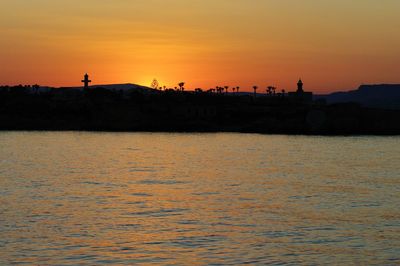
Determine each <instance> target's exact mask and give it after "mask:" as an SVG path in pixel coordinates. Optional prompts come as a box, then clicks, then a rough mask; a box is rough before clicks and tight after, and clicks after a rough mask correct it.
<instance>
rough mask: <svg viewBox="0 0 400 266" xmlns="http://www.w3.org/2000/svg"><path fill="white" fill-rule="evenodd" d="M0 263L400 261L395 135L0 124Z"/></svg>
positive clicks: (399, 148)
mask: <svg viewBox="0 0 400 266" xmlns="http://www.w3.org/2000/svg"><path fill="white" fill-rule="evenodd" d="M0 148H1V149H0V264H10V263H23V262H28V263H32V264H41V265H54V264H60V265H76V264H88V265H94V264H95V265H98V264H113V265H114V264H136V263H143V264H148V263H154V264H182V265H186V264H189V263H190V264H195V265H204V264H240V263H250V264H266V263H283V264H285V263H294V264H305V265H309V264H331V263H335V264H353V263H354V264H396V263H400V256H399V254H400V230H399V229H400V228H399V227H400V224H399V221H400V212H399V209H398V206H399V205H400V194H399V192H400V191H399V190H400V180H399V177H400V170H399V167H398V163H399V162H400V142H399V138H398V137H302V136H264V135H247V134H151V133H72V132H64V133H51V132H31V133H15V132H3V133H0Z"/></svg>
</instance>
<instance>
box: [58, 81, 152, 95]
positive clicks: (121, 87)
mask: <svg viewBox="0 0 400 266" xmlns="http://www.w3.org/2000/svg"><path fill="white" fill-rule="evenodd" d="M89 88H104V89H107V90H113V91H123V92H127V91H139V92H144V93H151V92H155V91H156V90H154V89H152V88H149V87H146V86H141V85H137V84H131V83H125V84H104V85H93V86H89ZM60 89H79V90H82V89H83V87H82V86H81V87H62V88H60Z"/></svg>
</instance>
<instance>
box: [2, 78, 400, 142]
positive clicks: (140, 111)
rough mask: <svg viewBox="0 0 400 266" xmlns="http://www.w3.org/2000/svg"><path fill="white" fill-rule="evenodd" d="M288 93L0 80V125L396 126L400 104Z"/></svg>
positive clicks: (296, 129) (276, 130)
mask: <svg viewBox="0 0 400 266" xmlns="http://www.w3.org/2000/svg"><path fill="white" fill-rule="evenodd" d="M131 85H132V84H131ZM139 87H140V88H139ZM360 90H361V91H362V93H364V92H365V91H369V90H370V87H369V86H364V87H361V88H360ZM396 93H397V92H396ZM293 95H294V96H295V94H292V96H289V95H287V94H284V93H280V94H275V93H274V94H273V95H267V96H265V95H264V96H259V95H257V97H254V96H253V95H243V94H239V93H229V94H228V93H224V92H218V93H217V92H214V91H211V92H210V91H208V92H203V91H201V90H197V91H196V92H185V91H176V90H166V91H159V90H152V89H148V88H146V87H141V86H138V88H136V89H135V88H133V87H132V88H131V89H125V90H122V89H118V86H117V87H115V86H114V88H111V89H110V88H108V89H107V88H102V87H90V88H88V89H78V88H59V89H54V88H41V87H39V86H33V87H24V86H17V87H12V88H11V87H0V130H83V131H162V132H251V133H268V134H322V135H356V134H357V135H363V134H372V135H398V134H400V110H389V109H378V108H371V107H363V106H361V105H360V104H357V103H338V104H325V103H324V101H322V100H318V101H308V100H304V99H302V98H301V97H300V98H296V97H294V96H293ZM371 95H372V94H371Z"/></svg>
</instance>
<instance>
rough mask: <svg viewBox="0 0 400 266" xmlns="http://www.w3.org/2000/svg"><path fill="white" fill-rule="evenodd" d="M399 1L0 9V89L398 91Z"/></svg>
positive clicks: (235, 0)
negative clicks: (182, 86) (121, 86)
mask: <svg viewBox="0 0 400 266" xmlns="http://www.w3.org/2000/svg"><path fill="white" fill-rule="evenodd" d="M399 11H400V1H398V0H353V1H348V0H301V1H299V0H118V1H117V0H84V1H82V0H57V1H54V0H1V9H0V60H1V61H0V84H9V85H13V84H20V83H21V84H33V83H38V84H41V85H50V86H80V80H81V79H82V76H83V74H84V73H85V72H88V73H89V74H90V75H91V78H92V80H93V81H94V83H95V84H105V83H128V82H129V83H138V84H142V85H147V86H148V85H150V83H151V81H152V80H153V78H157V79H158V81H159V82H160V84H161V85H166V86H171V87H174V86H176V84H177V83H178V82H180V81H185V82H186V84H187V88H188V89H192V88H196V87H202V88H210V87H215V86H217V85H218V86H225V85H230V86H240V87H241V88H242V90H243V91H244V90H246V89H247V90H250V87H251V86H253V85H258V86H259V87H266V86H268V85H275V86H278V87H279V88H281V89H286V90H292V89H294V88H295V86H296V82H297V80H298V78H299V77H302V78H303V80H304V82H305V89H306V90H311V91H314V92H327V91H335V90H343V89H344V90H346V89H353V88H356V87H358V85H360V84H362V83H400V75H399V70H400V48H399V47H400V34H399V29H400V16H399Z"/></svg>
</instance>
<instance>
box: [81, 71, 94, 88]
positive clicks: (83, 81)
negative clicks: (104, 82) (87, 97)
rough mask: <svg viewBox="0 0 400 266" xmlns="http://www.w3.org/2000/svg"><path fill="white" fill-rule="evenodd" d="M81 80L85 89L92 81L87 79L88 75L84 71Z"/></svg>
mask: <svg viewBox="0 0 400 266" xmlns="http://www.w3.org/2000/svg"><path fill="white" fill-rule="evenodd" d="M81 82H82V83H83V84H84V86H83V88H84V89H85V90H87V89H89V83H90V82H92V81H91V80H89V75H88V74H87V73H86V74H85V76H84V77H83V80H82V81H81Z"/></svg>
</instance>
